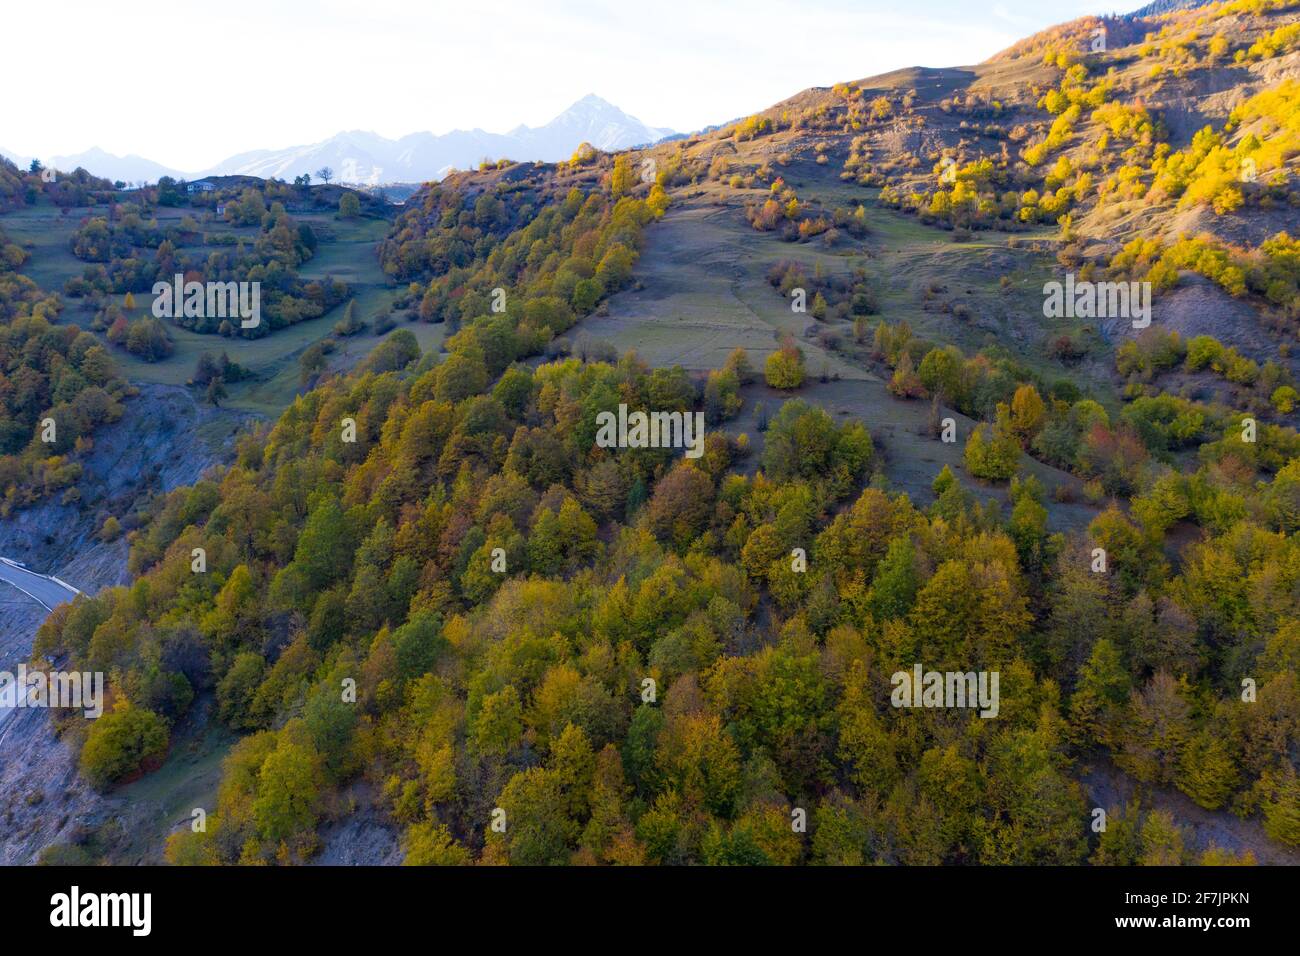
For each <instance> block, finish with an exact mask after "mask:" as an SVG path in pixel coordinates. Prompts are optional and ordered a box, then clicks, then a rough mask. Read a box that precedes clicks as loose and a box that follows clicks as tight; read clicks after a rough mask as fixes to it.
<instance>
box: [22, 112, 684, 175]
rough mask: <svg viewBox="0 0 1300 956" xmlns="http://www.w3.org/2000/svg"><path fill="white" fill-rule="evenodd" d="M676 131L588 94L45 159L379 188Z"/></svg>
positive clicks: (642, 141) (116, 171) (110, 171)
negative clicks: (203, 143) (564, 102)
mask: <svg viewBox="0 0 1300 956" xmlns="http://www.w3.org/2000/svg"><path fill="white" fill-rule="evenodd" d="M674 135H678V134H677V133H676V131H674V130H672V129H670V128H667V127H654V126H649V125H647V124H645V123H643V122H641V120H639V119H637V118H636V117H634V116H631V115H629V114H628V113H626V112H624V111H623V110H621V109H619V108H618V107H617V106H615V105H613V104H612V103H610V102H608V101H607V100H604V99H602V98H601V97H599V96H597V95H595V94H594V93H588V94H587V95H586V96H584V97H582V98H581V99H579V100H577V101H576V102H574V103H573V104H572V105H570V106H569V107H568V108H567V109H566V110H564V111H563V112H561V113H560V114H559V115H557V116H556V117H555V118H554V119H552V120H551V121H550V122H548V123H546V124H545V125H542V126H538V127H530V126H527V125H526V124H519V125H518V126H515V127H514V128H513V129H511V130H510V131H508V132H506V133H492V132H488V131H487V130H483V129H480V128H477V127H476V128H474V129H471V130H462V129H454V130H451V131H449V132H447V133H442V134H438V133H433V132H429V131H427V130H426V131H419V132H413V133H407V134H406V135H404V136H401V137H398V138H397V139H388V138H387V137H384V136H381V135H379V134H378V133H375V132H372V131H369V130H359V129H352V130H342V131H340V132H338V133H335V134H334V135H333V136H330V137H328V138H326V139H323V140H321V141H319V142H316V143H305V144H298V145H293V146H287V147H283V148H281V149H251V150H245V151H243V152H240V153H236V154H234V155H232V156H228V157H227V158H225V159H223V160H222V161H221V162H219V163H216V164H215V165H213V166H209V167H208V168H206V169H203V170H198V171H193V172H185V171H182V170H178V169H174V168H171V167H168V166H165V165H163V164H161V163H157V162H154V161H153V160H150V159H148V158H146V157H143V156H137V155H134V154H130V155H127V156H116V155H114V154H112V153H109V152H107V151H106V150H103V149H101V148H99V147H98V146H92V147H91V148H90V149H87V150H85V151H83V152H81V153H74V154H71V155H68V156H53V157H51V158H50V159H49V160H48V161H44V160H43V162H44V164H45V165H47V166H52V167H54V168H56V169H67V170H72V169H76V168H78V167H81V168H85V169H88V170H89V171H91V172H93V173H95V174H96V175H100V176H105V177H106V178H108V179H114V180H117V179H120V180H124V181H129V182H134V181H139V180H147V181H150V182H154V181H157V179H158V178H159V177H161V176H171V177H172V178H174V179H191V180H193V179H201V178H203V177H204V176H234V175H243V176H258V177H261V178H264V179H269V178H279V179H290V178H293V177H295V176H300V175H303V174H307V175H310V176H313V177H315V175H316V171H317V170H318V169H321V168H322V167H326V166H328V167H330V168H331V169H332V170H333V171H334V176H335V177H336V179H337V181H338V182H343V183H351V184H356V185H370V186H374V185H379V184H381V183H385V182H424V181H427V180H434V179H441V178H442V177H443V176H445V175H446V174H447V173H448V172H449V171H451V170H452V169H464V168H468V167H471V166H476V165H478V163H479V162H480V161H481V160H482V159H484V158H487V159H491V160H498V159H507V158H508V159H514V160H519V161H534V160H538V161H543V162H554V161H556V160H560V159H566V158H568V156H569V155H571V154H572V152H573V151H574V150H575V149H576V148H577V147H578V146H579V145H580V144H582V143H583V142H589V143H591V145H593V146H595V147H596V148H597V149H601V150H605V151H613V150H619V149H626V148H628V147H632V146H645V145H649V144H652V143H655V142H658V141H660V140H662V139H664V138H666V137H669V136H674ZM0 156H5V157H7V158H9V159H10V160H12V161H13V162H14V163H16V164H18V165H19V166H20V167H25V166H27V165H29V164H30V163H31V161H32V158H33V157H31V156H24V155H22V154H20V153H14V152H11V151H9V150H6V149H3V148H0Z"/></svg>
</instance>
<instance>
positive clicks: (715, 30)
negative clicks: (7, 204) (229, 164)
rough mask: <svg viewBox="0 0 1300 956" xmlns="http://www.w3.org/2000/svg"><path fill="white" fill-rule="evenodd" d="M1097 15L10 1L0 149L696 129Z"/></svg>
mask: <svg viewBox="0 0 1300 956" xmlns="http://www.w3.org/2000/svg"><path fill="white" fill-rule="evenodd" d="M1142 2H1143V0H1130V3H1131V6H1133V7H1137V6H1139V5H1140V4H1141V3H1142ZM1112 9H1113V8H1112V7H1110V6H1107V5H1106V4H1105V3H1102V2H1098V0H1001V2H996V3H993V4H989V5H986V4H984V3H979V2H975V3H972V2H969V0H915V2H911V3H903V2H900V0H857V2H853V0H728V2H710V0H653V2H652V0H631V2H629V0H603V2H598V0H457V2H454V3H448V2H444V0H425V2H416V0H314V2H310V3H308V2H296V0H220V2H216V3H212V2H209V3H192V2H185V0H166V2H163V0H118V2H112V3H109V2H105V0H59V2H57V3H48V2H44V3H43V2H21V3H15V4H7V5H6V7H5V11H4V21H5V24H6V34H7V35H6V38H5V43H4V57H3V59H0V76H2V77H3V79H4V93H3V101H2V102H3V104H4V107H3V112H2V114H0V147H3V148H4V149H6V150H9V151H10V152H13V153H18V154H21V155H27V156H37V157H42V156H45V157H48V156H52V155H68V154H72V153H78V152H81V151H82V150H85V149H88V148H90V147H92V146H99V147H101V148H103V149H105V150H107V151H108V152H110V153H116V154H118V155H125V154H128V153H135V154H137V155H140V156H144V157H147V158H149V159H152V160H154V161H155V162H159V163H162V164H164V165H166V166H171V167H173V168H177V169H180V170H185V171H192V170H199V169H204V168H206V167H209V166H212V165H214V164H216V163H217V162H219V161H220V160H222V159H225V158H226V157H228V156H231V155H233V154H235V153H239V152H243V151H246V150H250V149H263V148H270V149H278V148H283V147H286V146H294V145H299V144H305V143H314V142H318V141H320V140H322V139H326V138H328V137H329V136H331V135H333V134H334V133H337V132H339V131H341V130H348V129H365V130H373V131H374V132H377V133H380V134H382V135H384V136H388V137H397V136H402V135H404V134H406V133H412V132H417V131H421V130H431V131H432V132H435V133H444V132H447V131H448V130H451V129H456V128H462V129H471V128H474V127H480V128H482V129H485V130H489V131H491V132H504V131H506V130H508V129H510V128H512V127H514V126H517V125H519V124H520V123H525V124H527V125H530V126H538V125H541V124H543V123H545V122H547V121H548V120H550V119H552V118H553V117H554V116H555V115H556V114H557V113H559V112H561V111H562V110H564V109H565V108H566V107H567V106H569V105H570V104H571V103H572V102H573V101H575V100H577V99H580V98H581V97H582V96H584V95H586V94H587V93H595V94H596V95H598V96H601V97H603V98H604V99H606V100H608V101H609V102H611V103H613V104H614V105H615V106H618V107H619V108H621V109H623V110H624V111H625V112H627V113H630V114H631V115H633V116H635V117H637V118H638V119H640V120H642V121H643V122H645V123H648V124H649V125H651V126H666V127H672V128H674V129H677V130H680V131H690V130H694V129H698V128H700V127H703V126H707V125H710V124H713V123H719V122H724V121H726V120H729V119H732V118H734V117H737V116H742V115H746V114H748V113H752V112H755V111H756V110H759V109H762V108H764V107H766V106H769V105H771V104H772V103H775V102H778V101H779V100H782V99H785V98H786V97H788V96H791V95H793V94H795V93H797V92H799V91H800V90H802V89H805V88H807V87H809V86H829V85H831V84H833V83H835V82H838V81H842V80H854V79H860V78H862V77H866V76H871V75H873V74H877V73H883V72H885V71H887V70H892V69H896V68H898V67H903V66H912V65H924V66H957V65H962V64H968V63H975V62H978V61H980V60H983V59H985V58H987V57H988V56H990V55H992V54H993V53H995V52H997V51H998V50H1000V49H1002V48H1003V47H1006V46H1009V45H1010V44H1011V43H1013V42H1015V41H1016V40H1018V39H1020V38H1021V37H1022V36H1024V35H1026V34H1028V33H1032V32H1034V31H1036V30H1039V29H1041V28H1043V27H1046V26H1049V25H1051V24H1053V23H1059V22H1062V21H1064V20H1069V19H1072V18H1074V17H1077V16H1082V15H1084V14H1087V13H1102V12H1110V11H1111V10H1112ZM1120 9H1122V10H1127V9H1129V6H1128V5H1125V6H1122V7H1121V8H1120Z"/></svg>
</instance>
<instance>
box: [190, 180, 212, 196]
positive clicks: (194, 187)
mask: <svg viewBox="0 0 1300 956" xmlns="http://www.w3.org/2000/svg"><path fill="white" fill-rule="evenodd" d="M216 188H217V187H216V186H214V185H212V183H210V182H208V181H207V180H206V179H200V180H199V181H198V182H195V183H187V184H186V186H185V191H186V192H187V193H190V194H193V193H210V192H215V191H216Z"/></svg>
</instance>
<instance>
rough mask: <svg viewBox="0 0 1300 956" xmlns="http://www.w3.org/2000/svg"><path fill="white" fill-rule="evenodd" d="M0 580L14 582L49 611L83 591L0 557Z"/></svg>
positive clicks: (14, 584)
mask: <svg viewBox="0 0 1300 956" xmlns="http://www.w3.org/2000/svg"><path fill="white" fill-rule="evenodd" d="M0 581H4V582H5V583H6V584H12V585H13V586H14V587H16V588H17V589H18V590H19V591H22V592H23V593H24V594H26V595H27V596H28V597H29V598H31V599H32V600H33V601H35V602H36V603H37V604H39V605H41V607H43V608H45V610H47V611H52V610H54V609H55V608H56V607H58V606H59V605H60V604H62V603H63V602H64V601H70V600H72V599H73V598H74V597H76V596H77V595H78V594H80V593H81V592H80V591H78V590H77V589H76V588H74V587H72V586H71V585H69V584H64V583H62V582H60V581H56V580H54V579H53V578H48V577H46V576H45V575H43V574H37V573H36V572H34V571H28V570H27V569H26V568H24V567H22V566H21V565H19V564H17V563H16V562H13V561H10V560H9V559H8V558H0Z"/></svg>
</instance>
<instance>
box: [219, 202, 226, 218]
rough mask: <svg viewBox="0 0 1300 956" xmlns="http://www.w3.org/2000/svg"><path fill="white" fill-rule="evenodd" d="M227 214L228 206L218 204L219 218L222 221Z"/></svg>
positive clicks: (221, 203)
mask: <svg viewBox="0 0 1300 956" xmlns="http://www.w3.org/2000/svg"><path fill="white" fill-rule="evenodd" d="M225 214H226V204H225V203H223V202H219V203H217V218H218V219H220V218H222V217H223V216H225Z"/></svg>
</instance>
